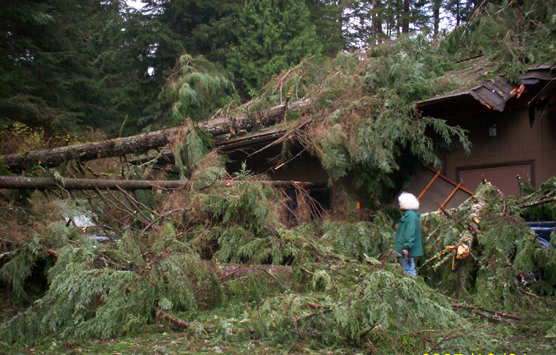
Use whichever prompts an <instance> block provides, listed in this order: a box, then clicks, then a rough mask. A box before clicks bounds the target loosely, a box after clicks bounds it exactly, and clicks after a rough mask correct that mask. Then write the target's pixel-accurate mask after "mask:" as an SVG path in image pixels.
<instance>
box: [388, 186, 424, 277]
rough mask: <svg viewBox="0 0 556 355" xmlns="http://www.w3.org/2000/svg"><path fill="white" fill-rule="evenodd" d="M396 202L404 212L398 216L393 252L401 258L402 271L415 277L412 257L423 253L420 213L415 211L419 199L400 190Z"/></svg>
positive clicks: (415, 272)
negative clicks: (400, 216)
mask: <svg viewBox="0 0 556 355" xmlns="http://www.w3.org/2000/svg"><path fill="white" fill-rule="evenodd" d="M398 202H399V203H400V208H401V209H402V210H403V211H404V214H403V216H402V218H400V220H399V222H398V228H397V229H396V237H395V239H394V252H395V253H396V256H397V257H401V258H402V268H403V269H404V271H405V272H406V273H407V274H408V275H409V276H411V277H415V276H416V275H417V271H416V270H415V260H414V258H415V257H417V256H421V255H423V245H422V243H421V226H420V225H419V219H420V218H421V214H420V213H419V212H417V210H418V209H419V200H417V198H416V197H415V196H414V195H413V194H410V193H407V192H402V193H401V195H400V196H399V197H398Z"/></svg>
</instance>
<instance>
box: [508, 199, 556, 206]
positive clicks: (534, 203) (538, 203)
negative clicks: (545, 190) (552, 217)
mask: <svg viewBox="0 0 556 355" xmlns="http://www.w3.org/2000/svg"><path fill="white" fill-rule="evenodd" d="M552 201H556V197H551V198H545V199H543V200H537V201H533V202H524V203H520V204H519V205H517V207H521V208H524V207H533V206H537V205H542V204H544V203H549V202H552Z"/></svg>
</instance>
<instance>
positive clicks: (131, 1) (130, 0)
mask: <svg viewBox="0 0 556 355" xmlns="http://www.w3.org/2000/svg"><path fill="white" fill-rule="evenodd" d="M126 2H127V4H128V5H129V6H131V7H134V8H136V9H141V8H142V7H143V3H142V2H141V0H126Z"/></svg>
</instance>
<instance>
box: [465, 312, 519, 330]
mask: <svg viewBox="0 0 556 355" xmlns="http://www.w3.org/2000/svg"><path fill="white" fill-rule="evenodd" d="M471 313H475V314H478V315H480V316H483V317H486V318H492V319H496V320H499V321H500V322H504V323H506V324H509V325H511V326H513V327H517V324H515V323H514V322H512V321H509V320H507V319H504V318H502V317H500V316H499V315H497V314H488V313H484V312H481V311H478V310H473V311H471Z"/></svg>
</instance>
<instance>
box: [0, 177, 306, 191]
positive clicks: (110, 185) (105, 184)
mask: <svg viewBox="0 0 556 355" xmlns="http://www.w3.org/2000/svg"><path fill="white" fill-rule="evenodd" d="M260 182H262V183H265V184H269V185H272V186H276V187H282V186H292V185H298V186H301V187H303V186H308V185H310V184H311V183H309V182H300V181H260ZM221 183H222V184H223V185H224V186H233V185H234V184H235V182H234V181H226V180H222V181H221ZM59 187H62V188H64V189H66V190H97V189H98V190H126V191H133V190H150V189H190V188H191V182H189V181H183V180H102V179H70V178H68V179H56V178H31V177H22V176H0V189H24V190H47V189H54V188H59Z"/></svg>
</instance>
